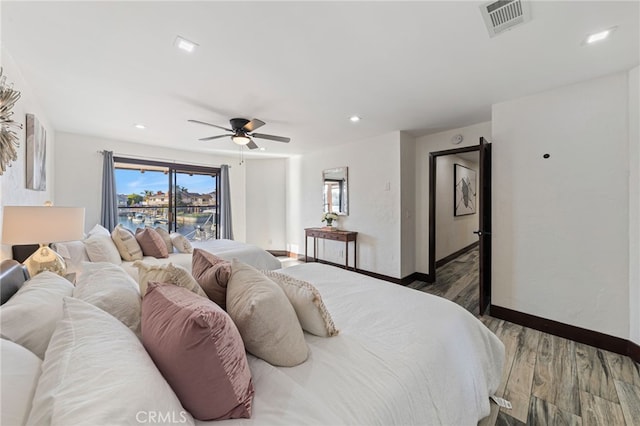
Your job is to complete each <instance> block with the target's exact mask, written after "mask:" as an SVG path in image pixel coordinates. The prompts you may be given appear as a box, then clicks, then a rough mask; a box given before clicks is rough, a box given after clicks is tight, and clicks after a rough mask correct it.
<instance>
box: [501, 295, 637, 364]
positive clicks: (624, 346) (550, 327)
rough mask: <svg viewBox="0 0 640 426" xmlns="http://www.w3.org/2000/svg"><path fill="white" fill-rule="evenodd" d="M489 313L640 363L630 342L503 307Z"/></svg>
mask: <svg viewBox="0 0 640 426" xmlns="http://www.w3.org/2000/svg"><path fill="white" fill-rule="evenodd" d="M489 312H490V313H489V315H491V316H492V317H494V318H498V319H502V320H505V321H509V322H512V323H515V324H519V325H523V326H525V327H529V328H533V329H535V330H539V331H543V332H545V333H549V334H553V335H555V336H559V337H564V338H565V339H570V340H573V341H575V342H579V343H584V344H585V345H589V346H594V347H596V348H600V349H605V350H607V351H610V352H615V353H617V354H621V355H626V356H628V357H630V358H631V359H633V360H634V361H635V362H640V346H638V345H637V344H635V343H633V342H631V341H630V340H625V339H622V338H620V337H615V336H611V335H609V334H604V333H600V332H598V331H593V330H588V329H586V328H581V327H576V326H574V325H569V324H565V323H562V322H558V321H554V320H550V319H546V318H542V317H538V316H535V315H530V314H525V313H524V312H519V311H514V310H513V309H509V308H503V307H502V306H496V305H491V308H490V311H489Z"/></svg>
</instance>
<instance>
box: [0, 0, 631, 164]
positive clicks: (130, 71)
mask: <svg viewBox="0 0 640 426" xmlns="http://www.w3.org/2000/svg"><path fill="white" fill-rule="evenodd" d="M482 3H484V2H455V1H454V2H434V1H425V2H415V1H414V2H395V1H394V2H362V1H353V2H275V3H272V2H265V1H260V2H238V1H236V2H205V1H199V2H164V1H157V2H84V1H76V2H55V1H47V2H24V1H20V2H11V1H3V2H2V3H1V7H2V11H1V15H2V32H1V35H2V45H3V49H5V52H8V53H9V54H10V55H11V56H12V57H13V59H14V60H15V62H16V63H17V64H18V65H19V67H20V69H21V71H22V73H23V76H24V77H25V79H26V80H27V81H28V82H29V84H30V86H31V89H32V90H33V92H34V93H37V97H38V101H39V103H40V104H41V106H42V107H43V108H44V109H45V111H46V113H47V115H48V118H49V120H50V122H51V123H52V125H53V126H54V127H55V129H56V130H58V131H64V132H72V133H79V134H88V135H96V136H102V137H106V138H114V139H119V140H127V141H132V142H140V143H146V144H152V145H163V146H170V147H176V148H180V149H187V150H197V151H204V152H220V153H224V152H232V153H235V152H237V147H236V146H235V145H233V143H232V142H231V140H230V139H227V138H224V139H216V140H213V141H209V142H200V141H198V140H197V139H198V138H202V137H206V136H212V135H216V134H221V133H224V132H222V131H218V130H217V129H215V128H213V127H205V126H202V125H197V124H193V123H188V122H187V120H188V119H196V120H202V121H207V122H210V123H214V124H218V125H222V126H225V127H228V120H229V119H230V118H232V117H246V118H254V117H255V118H259V119H261V120H263V121H265V122H266V123H267V125H265V126H264V127H262V128H261V129H260V130H259V132H260V133H268V134H275V135H282V136H288V137H290V138H291V139H292V141H291V143H290V144H283V143H278V142H272V141H264V140H256V142H257V143H258V145H260V146H262V147H265V148H266V151H264V152H259V153H257V154H258V155H264V156H268V155H280V156H282V155H293V154H303V153H306V152H311V151H315V150H319V149H322V148H324V147H327V146H331V145H337V144H344V143H348V142H352V141H356V140H360V139H363V138H367V137H371V136H375V135H379V134H384V133H387V132H391V131H397V130H404V131H408V132H410V133H411V134H413V135H416V136H420V135H424V134H428V133H434V132H437V131H441V130H446V129H451V128H457V127H461V126H465V125H469V124H473V123H478V122H481V121H486V120H489V119H490V117H491V105H492V104H494V103H496V102H501V101H505V100H510V99H515V98H518V97H521V96H525V95H528V94H533V93H536V92H540V91H544V90H548V89H551V88H554V87H558V86H562V85H566V84H569V83H572V82H578V81H583V80H587V79H590V78H594V77H597V76H601V75H605V74H609V73H612V72H616V71H621V70H627V69H630V68H633V67H634V66H636V65H637V64H638V62H639V51H640V47H639V39H640V36H639V30H638V27H639V20H640V19H639V14H640V11H639V3H638V2H637V1H627V2H613V1H601V2H597V1H587V2H578V1H573V2H555V1H553V2H534V3H531V15H532V19H531V21H530V22H528V23H526V24H524V25H522V26H519V27H517V28H514V29H512V30H510V31H507V32H505V33H502V34H500V35H498V36H496V37H494V38H490V37H489V35H488V33H487V29H486V27H485V26H484V22H483V19H482V17H481V15H480V9H479V6H480V5H481V4H482ZM613 26H618V28H617V30H616V31H615V32H614V33H613V36H612V37H611V38H610V39H608V40H606V41H603V42H600V43H596V44H594V45H584V43H583V41H584V39H585V38H586V36H587V35H588V34H590V33H593V32H596V31H598V30H602V29H606V28H609V27H613ZM178 35H181V36H183V37H185V38H187V39H189V40H191V41H194V42H196V43H198V44H199V47H198V48H197V49H196V51H195V52H194V53H191V54H188V53H186V52H183V51H181V50H178V49H177V48H176V47H175V46H174V41H175V38H176V36H178ZM354 114H357V115H359V116H361V117H362V120H361V121H360V122H358V123H352V122H350V121H349V117H350V116H351V115H354ZM135 123H143V124H144V125H145V126H146V127H147V128H146V129H145V130H139V129H136V128H134V127H133V125H134V124H135ZM256 151H257V150H256Z"/></svg>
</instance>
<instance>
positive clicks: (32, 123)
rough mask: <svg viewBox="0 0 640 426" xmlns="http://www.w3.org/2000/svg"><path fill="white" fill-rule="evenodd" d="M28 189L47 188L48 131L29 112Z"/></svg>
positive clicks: (27, 148) (38, 189) (42, 189)
mask: <svg viewBox="0 0 640 426" xmlns="http://www.w3.org/2000/svg"><path fill="white" fill-rule="evenodd" d="M26 127H27V143H26V151H27V152H26V154H27V155H26V157H27V167H26V169H27V189H35V190H36V191H45V190H46V189H47V131H46V130H45V128H44V126H43V125H42V124H40V121H38V118H37V117H36V116H35V115H33V114H27V126H26Z"/></svg>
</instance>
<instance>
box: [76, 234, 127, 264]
mask: <svg viewBox="0 0 640 426" xmlns="http://www.w3.org/2000/svg"><path fill="white" fill-rule="evenodd" d="M84 245H85V247H86V249H87V254H88V255H89V259H91V261H92V262H109V263H113V264H114V265H120V264H121V263H122V258H121V257H120V252H119V251H118V248H117V247H116V245H115V243H114V242H113V240H112V239H111V235H109V236H108V237H106V236H104V235H98V236H93V237H89V238H87V239H86V240H84Z"/></svg>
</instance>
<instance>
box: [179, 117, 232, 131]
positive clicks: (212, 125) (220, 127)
mask: <svg viewBox="0 0 640 426" xmlns="http://www.w3.org/2000/svg"><path fill="white" fill-rule="evenodd" d="M187 121H188V122H189V123H198V124H204V125H205V126H211V127H217V128H218V129H222V130H226V131H227V132H233V130H231V129H227V128H226V127H222V126H218V125H217V124H211V123H205V122H204V121H198V120H187Z"/></svg>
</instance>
